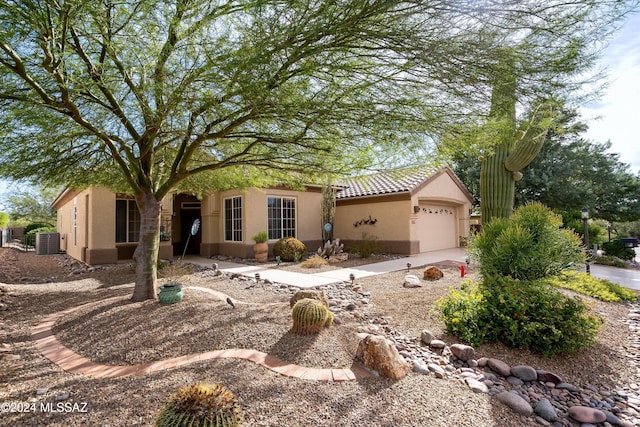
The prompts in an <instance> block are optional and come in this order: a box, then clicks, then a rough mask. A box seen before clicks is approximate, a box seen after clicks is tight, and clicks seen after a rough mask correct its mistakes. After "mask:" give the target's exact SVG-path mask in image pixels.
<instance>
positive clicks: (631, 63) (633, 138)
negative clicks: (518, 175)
mask: <svg viewBox="0 0 640 427" xmlns="http://www.w3.org/2000/svg"><path fill="white" fill-rule="evenodd" d="M599 65H600V66H602V67H605V68H606V70H607V74H608V79H609V85H608V87H607V89H606V90H605V91H604V93H603V96H602V97H601V98H600V99H599V100H598V102H594V103H592V104H589V105H586V106H584V107H583V108H582V109H581V112H582V116H583V119H584V120H585V121H586V123H587V124H588V125H589V130H588V131H587V132H586V134H585V135H584V136H585V137H586V138H587V139H589V140H591V141H594V142H599V143H602V142H606V141H611V144H612V146H611V149H610V151H611V152H613V153H619V154H620V161H621V162H623V163H627V164H629V165H630V166H631V169H630V170H631V172H632V173H633V174H639V173H640V129H639V127H640V12H639V13H635V14H632V15H630V16H629V17H628V18H627V19H626V22H624V24H623V26H622V28H621V29H620V30H619V31H618V32H617V33H616V35H615V36H614V37H613V38H612V39H611V41H610V43H609V45H608V47H607V48H605V49H604V51H603V52H602V55H601V58H600V60H599ZM14 185H15V184H14ZM14 185H12V184H11V183H9V182H7V181H4V180H0V211H2V210H3V209H4V202H3V199H4V198H5V196H6V195H7V194H8V193H9V192H11V191H12V190H13V188H12V187H13V186H14Z"/></svg>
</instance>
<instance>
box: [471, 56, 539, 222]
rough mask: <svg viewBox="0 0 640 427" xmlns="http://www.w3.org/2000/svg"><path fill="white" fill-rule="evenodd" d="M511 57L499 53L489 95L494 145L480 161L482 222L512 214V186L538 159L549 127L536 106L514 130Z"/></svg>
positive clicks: (513, 89)
mask: <svg viewBox="0 0 640 427" xmlns="http://www.w3.org/2000/svg"><path fill="white" fill-rule="evenodd" d="M515 63H516V61H515V57H514V55H513V53H512V52H510V51H506V50H505V51H503V52H502V56H501V62H500V65H499V72H498V73H497V75H496V80H495V83H494V86H493V91H492V94H491V112H490V119H491V120H492V121H493V122H494V123H495V124H497V128H498V132H496V138H497V139H498V140H497V141H496V145H495V146H494V148H493V150H492V152H491V153H490V154H488V155H486V156H484V157H482V158H481V161H482V166H481V169H480V205H481V214H482V221H483V222H485V223H488V222H490V221H491V220H492V219H493V218H508V217H509V216H511V213H512V212H513V201H514V196H515V182H516V181H518V180H520V179H522V172H520V170H522V169H523V168H525V167H527V166H528V165H529V164H530V163H531V161H533V159H534V158H535V157H536V156H537V155H538V153H539V152H540V149H541V148H542V144H543V143H544V140H545V137H546V134H547V130H548V129H549V124H550V117H551V116H550V110H549V108H548V107H547V106H542V105H541V106H540V107H538V110H537V111H536V112H535V113H534V114H533V115H532V118H531V121H530V122H529V123H528V124H527V125H525V127H524V129H522V130H516V75H515V74H516V73H515Z"/></svg>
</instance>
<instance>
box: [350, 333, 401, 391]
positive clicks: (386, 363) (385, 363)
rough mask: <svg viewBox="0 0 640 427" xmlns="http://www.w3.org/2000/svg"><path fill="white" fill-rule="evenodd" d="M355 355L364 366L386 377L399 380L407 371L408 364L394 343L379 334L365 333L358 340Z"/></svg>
mask: <svg viewBox="0 0 640 427" xmlns="http://www.w3.org/2000/svg"><path fill="white" fill-rule="evenodd" d="M356 357H358V358H359V359H360V360H362V361H363V362H364V366H365V367H367V368H369V369H373V370H375V371H377V372H378V373H380V375H382V376H384V377H387V378H392V379H394V380H399V379H401V378H404V377H405V376H406V375H407V374H408V373H409V366H408V365H407V364H406V363H405V361H404V360H403V359H402V357H401V356H400V353H398V350H397V349H396V347H395V345H393V344H392V343H391V342H389V341H387V339H386V338H385V337H383V336H381V335H367V336H366V337H365V338H364V339H363V340H362V341H360V343H359V344H358V350H357V352H356Z"/></svg>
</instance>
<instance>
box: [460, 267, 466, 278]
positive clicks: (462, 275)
mask: <svg viewBox="0 0 640 427" xmlns="http://www.w3.org/2000/svg"><path fill="white" fill-rule="evenodd" d="M465 274H466V273H465V272H464V265H461V266H460V277H464V275H465Z"/></svg>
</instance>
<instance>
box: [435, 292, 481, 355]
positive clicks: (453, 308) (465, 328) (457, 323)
mask: <svg viewBox="0 0 640 427" xmlns="http://www.w3.org/2000/svg"><path fill="white" fill-rule="evenodd" d="M483 299H484V297H483V296H482V293H481V292H480V290H479V288H478V284H477V283H475V282H473V281H471V280H469V279H467V280H465V281H464V282H463V283H462V285H461V287H460V289H459V290H457V289H453V288H452V289H451V290H450V291H449V293H448V294H447V295H446V296H444V297H442V298H440V299H439V300H438V301H436V304H435V305H436V308H437V309H438V310H439V311H440V319H441V320H442V321H443V322H444V324H445V327H446V330H447V332H448V333H450V334H453V335H457V336H459V337H460V338H461V339H463V340H464V341H466V342H468V343H470V344H471V345H476V346H477V345H480V344H482V343H483V342H485V335H484V331H485V327H486V325H483V324H481V322H482V320H483V319H481V316H480V312H481V310H482V303H483Z"/></svg>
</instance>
